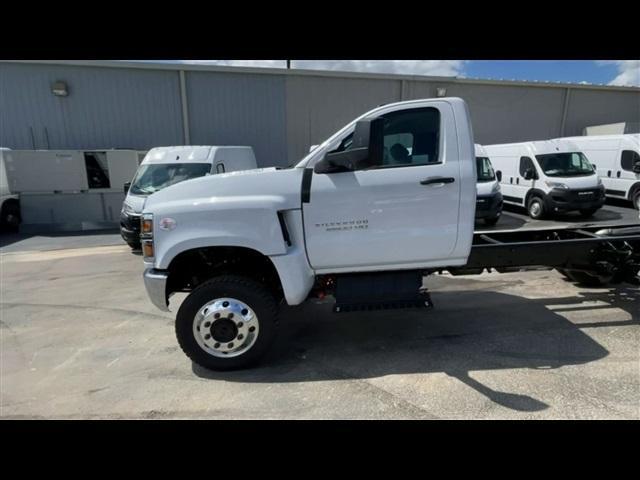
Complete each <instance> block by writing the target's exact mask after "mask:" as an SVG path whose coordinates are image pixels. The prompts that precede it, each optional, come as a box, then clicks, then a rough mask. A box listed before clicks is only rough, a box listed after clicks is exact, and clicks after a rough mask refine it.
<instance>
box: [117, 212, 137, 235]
mask: <svg viewBox="0 0 640 480" xmlns="http://www.w3.org/2000/svg"><path fill="white" fill-rule="evenodd" d="M120 225H122V226H123V227H124V228H126V229H127V230H133V231H134V232H138V233H140V215H123V216H122V217H120Z"/></svg>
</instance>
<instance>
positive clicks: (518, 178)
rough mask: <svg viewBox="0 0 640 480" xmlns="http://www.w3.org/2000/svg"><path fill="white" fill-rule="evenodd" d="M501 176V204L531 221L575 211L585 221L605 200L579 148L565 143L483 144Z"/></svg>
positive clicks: (564, 141)
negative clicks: (522, 210) (521, 210)
mask: <svg viewBox="0 0 640 480" xmlns="http://www.w3.org/2000/svg"><path fill="white" fill-rule="evenodd" d="M485 150H486V151H487V153H488V155H489V156H490V157H491V163H493V166H494V168H495V169H496V171H499V172H500V174H501V177H502V180H501V182H500V183H501V185H500V186H501V188H502V196H503V198H504V202H505V203H508V204H511V205H517V206H520V207H525V208H526V209H527V212H528V213H529V216H530V217H531V218H533V219H542V218H545V217H548V216H550V215H552V214H557V213H566V212H570V211H579V212H580V215H582V216H583V217H585V218H587V217H590V216H592V215H593V214H594V213H595V212H596V211H597V210H598V209H599V208H600V207H602V205H603V204H604V201H605V194H604V186H603V185H602V181H601V180H600V179H599V178H598V176H597V174H596V172H595V170H594V168H593V166H592V165H591V164H590V163H589V160H588V159H587V157H586V156H585V155H584V153H582V152H581V151H580V148H579V147H578V146H577V145H576V144H575V143H573V142H571V141H569V140H564V139H560V140H545V141H538V142H522V143H507V144H501V145H485Z"/></svg>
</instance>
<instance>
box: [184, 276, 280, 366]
mask: <svg viewBox="0 0 640 480" xmlns="http://www.w3.org/2000/svg"><path fill="white" fill-rule="evenodd" d="M223 297H230V298H235V299H237V300H240V301H241V302H244V303H245V304H247V305H248V306H249V307H250V308H251V309H252V310H253V311H254V312H255V314H256V316H257V318H258V321H259V334H258V336H257V338H256V340H255V343H254V344H253V345H252V346H251V347H250V348H249V350H247V351H246V352H245V353H243V354H241V355H239V356H234V357H229V358H224V357H216V356H214V355H212V354H210V353H208V352H207V351H205V350H204V348H202V347H200V345H199V344H198V342H197V340H196V338H195V336H194V332H193V322H194V318H195V316H196V314H197V313H198V311H199V310H200V308H202V306H203V305H205V304H206V303H208V302H210V301H211V300H214V299H216V298H223ZM277 322H278V304H277V302H276V300H275V298H274V296H273V295H272V294H271V292H269V290H267V288H266V287H265V286H264V285H262V284H260V283H258V282H256V281H255V280H251V279H249V278H246V277H240V276H235V275H221V276H219V277H215V278H212V279H211V280H208V281H206V282H204V283H203V284H201V285H199V286H198V287H197V288H196V289H195V290H193V292H191V294H190V295H189V296H188V297H187V298H186V299H185V300H184V302H182V305H181V306H180V309H179V310H178V315H177V316H176V337H177V338H178V343H179V344H180V347H181V348H182V351H183V352H184V353H185V354H186V355H187V356H188V357H189V358H190V359H191V360H192V361H193V362H195V363H197V364H198V365H200V366H201V367H204V368H206V369H209V370H218V371H224V370H236V369H240V368H246V367H249V366H252V365H255V364H256V363H258V361H259V360H260V359H261V358H262V357H263V356H264V355H265V354H266V353H267V351H268V349H269V347H270V346H271V344H272V343H273V341H274V339H275V337H276V333H277Z"/></svg>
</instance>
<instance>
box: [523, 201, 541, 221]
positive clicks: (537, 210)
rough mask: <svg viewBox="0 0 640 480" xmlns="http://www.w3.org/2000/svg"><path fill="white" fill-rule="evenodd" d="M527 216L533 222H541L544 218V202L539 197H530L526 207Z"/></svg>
mask: <svg viewBox="0 0 640 480" xmlns="http://www.w3.org/2000/svg"><path fill="white" fill-rule="evenodd" d="M527 210H528V211H529V216H530V217H531V218H533V219H534V220H541V219H542V218H544V216H545V211H544V202H543V201H542V199H541V198H540V197H531V200H529V205H527Z"/></svg>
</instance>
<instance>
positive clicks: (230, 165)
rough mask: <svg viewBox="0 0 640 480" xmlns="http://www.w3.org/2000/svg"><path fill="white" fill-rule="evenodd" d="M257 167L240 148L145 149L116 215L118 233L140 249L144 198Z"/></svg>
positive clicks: (250, 151)
mask: <svg viewBox="0 0 640 480" xmlns="http://www.w3.org/2000/svg"><path fill="white" fill-rule="evenodd" d="M254 168H258V165H257V163H256V157H255V155H254V153H253V148H251V147H244V146H240V147H237V146H211V145H202V146H191V145H186V146H176V147H157V148H153V149H151V150H149V152H148V153H147V155H146V156H145V157H144V159H143V160H142V163H141V164H140V167H139V168H138V171H137V172H136V174H135V176H134V178H133V180H132V181H131V182H129V183H125V185H124V189H125V193H126V194H127V196H126V198H125V199H124V204H123V206H122V212H121V213H120V234H121V235H122V238H123V239H124V240H125V241H126V242H127V243H128V244H129V246H131V247H132V248H139V246H140V213H141V212H142V207H143V205H144V201H145V199H146V198H147V197H148V196H149V195H151V194H152V193H155V192H157V191H158V190H162V189H163V188H166V187H168V186H170V185H174V184H176V183H179V182H182V181H184V180H189V179H191V178H197V177H202V176H204V175H211V174H217V173H225V172H234V171H238V170H251V169H254Z"/></svg>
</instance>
